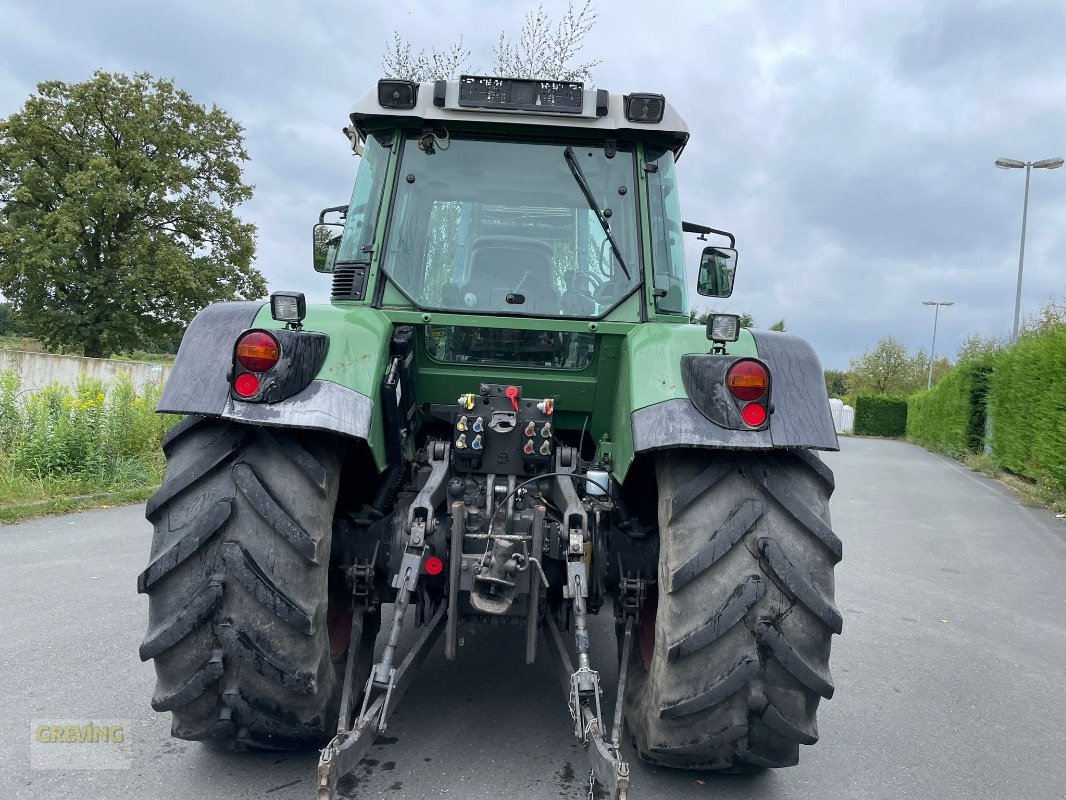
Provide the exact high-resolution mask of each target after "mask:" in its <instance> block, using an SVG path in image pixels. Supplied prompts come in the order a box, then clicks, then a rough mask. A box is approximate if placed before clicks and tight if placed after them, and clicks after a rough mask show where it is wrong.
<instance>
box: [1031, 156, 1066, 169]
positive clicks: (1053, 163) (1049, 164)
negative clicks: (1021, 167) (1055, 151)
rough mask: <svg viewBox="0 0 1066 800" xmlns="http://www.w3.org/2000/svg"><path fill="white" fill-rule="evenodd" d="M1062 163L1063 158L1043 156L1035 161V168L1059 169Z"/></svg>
mask: <svg viewBox="0 0 1066 800" xmlns="http://www.w3.org/2000/svg"><path fill="white" fill-rule="evenodd" d="M1062 164H1063V160H1062V159H1061V158H1043V159H1041V160H1040V161H1034V162H1033V169H1058V168H1059V167H1061V166H1062Z"/></svg>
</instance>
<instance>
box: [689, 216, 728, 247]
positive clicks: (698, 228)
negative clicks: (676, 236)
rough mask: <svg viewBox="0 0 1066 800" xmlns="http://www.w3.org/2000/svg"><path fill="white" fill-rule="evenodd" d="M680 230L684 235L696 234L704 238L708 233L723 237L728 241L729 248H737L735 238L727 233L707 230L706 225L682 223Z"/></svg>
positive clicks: (715, 229)
mask: <svg viewBox="0 0 1066 800" xmlns="http://www.w3.org/2000/svg"><path fill="white" fill-rule="evenodd" d="M681 230H682V231H683V232H684V233H698V234H700V235H701V236H705V235H707V234H708V233H713V234H716V235H718V236H724V237H725V238H727V239H728V240H729V246H730V247H736V246H737V237H736V236H734V235H733V234H731V233H730V232H729V231H720V230H718V229H717V228H708V227H707V226H706V225H699V224H697V223H695V222H682V223H681Z"/></svg>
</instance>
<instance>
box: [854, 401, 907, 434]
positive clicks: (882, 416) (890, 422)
mask: <svg viewBox="0 0 1066 800" xmlns="http://www.w3.org/2000/svg"><path fill="white" fill-rule="evenodd" d="M906 432H907V400H906V399H905V398H903V397H890V396H888V395H859V397H857V398H856V399H855V433H856V434H857V435H859V436H903V435H904V434H905V433H906Z"/></svg>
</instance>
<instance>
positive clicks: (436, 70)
mask: <svg viewBox="0 0 1066 800" xmlns="http://www.w3.org/2000/svg"><path fill="white" fill-rule="evenodd" d="M469 60H470V50H469V48H467V47H466V46H465V45H464V44H463V37H461V36H460V37H459V41H458V42H455V43H454V44H452V45H449V46H448V47H447V48H445V49H444V50H438V49H437V48H435V47H433V48H430V50H429V52H428V53H427V52H426V51H425V50H419V51H418V53H414V52H413V50H412V48H411V43H410V42H408V41H407V40H406V39H404V38H403V37H402V36H400V32H399V31H393V32H392V42H391V43H390V44H389V45H387V46H386V48H385V55H383V56H382V57H381V67H382V69H384V70H385V77H386V78H404V79H405V80H409V81H418V82H419V83H421V82H422V81H431V80H437V79H444V78H454V77H456V76H457V75H458V74H459V73H460V71H462V68H463V65H464V64H466V63H467V62H468V61H469Z"/></svg>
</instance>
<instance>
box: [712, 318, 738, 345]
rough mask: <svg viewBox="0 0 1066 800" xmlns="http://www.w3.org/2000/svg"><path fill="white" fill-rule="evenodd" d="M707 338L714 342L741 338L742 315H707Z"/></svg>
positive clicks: (733, 340)
mask: <svg viewBox="0 0 1066 800" xmlns="http://www.w3.org/2000/svg"><path fill="white" fill-rule="evenodd" d="M707 338H708V339H710V340H711V341H712V342H735V341H736V340H737V339H739V338H740V317H739V316H737V315H736V314H711V315H710V316H709V317H707Z"/></svg>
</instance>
